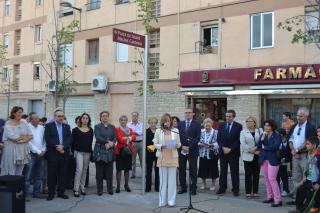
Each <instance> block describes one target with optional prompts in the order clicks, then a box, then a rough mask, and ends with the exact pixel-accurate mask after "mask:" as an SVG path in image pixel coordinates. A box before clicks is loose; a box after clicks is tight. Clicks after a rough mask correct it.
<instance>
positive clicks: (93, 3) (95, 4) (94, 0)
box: [87, 0, 101, 11]
mask: <svg viewBox="0 0 320 213" xmlns="http://www.w3.org/2000/svg"><path fill="white" fill-rule="evenodd" d="M100 7H101V1H98V0H89V1H88V4H87V11H89V10H96V9H99V8H100Z"/></svg>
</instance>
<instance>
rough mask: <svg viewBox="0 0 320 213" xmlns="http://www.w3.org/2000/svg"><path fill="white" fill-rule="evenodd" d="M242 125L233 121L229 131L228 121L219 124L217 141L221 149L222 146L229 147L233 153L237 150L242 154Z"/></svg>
mask: <svg viewBox="0 0 320 213" xmlns="http://www.w3.org/2000/svg"><path fill="white" fill-rule="evenodd" d="M241 130H242V125H241V124H239V123H237V122H235V121H234V122H233V124H232V127H231V129H230V132H229V133H228V131H227V122H223V123H221V124H220V125H219V130H218V136H217V141H218V144H219V147H220V149H221V150H222V147H228V148H230V149H231V153H233V152H236V153H238V154H239V155H240V132H241Z"/></svg>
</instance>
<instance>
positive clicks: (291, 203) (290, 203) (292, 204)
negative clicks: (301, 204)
mask: <svg viewBox="0 0 320 213" xmlns="http://www.w3.org/2000/svg"><path fill="white" fill-rule="evenodd" d="M286 204H287V205H289V206H295V205H296V201H289V202H286Z"/></svg>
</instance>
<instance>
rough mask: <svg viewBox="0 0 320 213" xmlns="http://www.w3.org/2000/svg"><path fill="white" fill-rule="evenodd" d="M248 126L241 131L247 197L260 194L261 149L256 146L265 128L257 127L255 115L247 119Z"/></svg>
mask: <svg viewBox="0 0 320 213" xmlns="http://www.w3.org/2000/svg"><path fill="white" fill-rule="evenodd" d="M246 126H247V128H245V129H243V130H242V131H241V133H240V143H241V145H240V150H241V157H242V160H243V164H244V171H245V188H246V197H247V198H251V197H258V196H259V194H258V191H259V178H260V166H259V162H258V161H259V151H257V150H256V149H255V148H254V147H255V146H256V144H257V143H258V142H259V139H260V136H261V134H262V133H263V130H262V129H259V128H257V120H256V118H255V117H253V116H249V117H248V118H247V119H246Z"/></svg>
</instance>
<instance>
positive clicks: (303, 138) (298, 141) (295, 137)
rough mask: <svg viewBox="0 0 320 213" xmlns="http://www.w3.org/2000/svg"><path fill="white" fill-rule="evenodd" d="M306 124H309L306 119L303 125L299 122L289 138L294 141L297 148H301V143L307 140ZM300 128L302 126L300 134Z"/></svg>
mask: <svg viewBox="0 0 320 213" xmlns="http://www.w3.org/2000/svg"><path fill="white" fill-rule="evenodd" d="M306 125H307V121H305V122H304V123H303V124H302V125H301V126H299V124H298V125H296V126H295V128H294V130H293V133H292V135H291V137H290V139H289V141H291V142H292V144H293V147H294V149H295V150H296V149H299V148H300V147H301V145H302V144H303V143H304V142H305V141H306V134H305V132H306ZM299 128H301V130H300V134H299V135H298V132H299Z"/></svg>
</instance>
